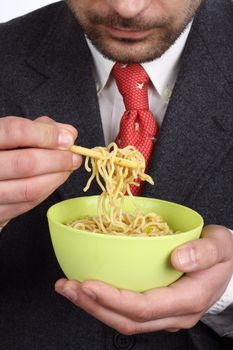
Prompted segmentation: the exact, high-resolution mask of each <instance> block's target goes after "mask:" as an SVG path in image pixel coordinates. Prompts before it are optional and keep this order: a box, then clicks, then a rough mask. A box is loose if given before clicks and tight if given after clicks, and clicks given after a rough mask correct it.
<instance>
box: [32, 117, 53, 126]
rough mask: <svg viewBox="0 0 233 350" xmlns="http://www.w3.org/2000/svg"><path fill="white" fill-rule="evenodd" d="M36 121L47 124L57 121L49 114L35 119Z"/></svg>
mask: <svg viewBox="0 0 233 350" xmlns="http://www.w3.org/2000/svg"><path fill="white" fill-rule="evenodd" d="M35 121H37V122H40V123H45V124H53V123H55V122H54V120H53V119H52V118H50V117H48V116H47V115H42V116H40V117H38V118H36V119H35Z"/></svg>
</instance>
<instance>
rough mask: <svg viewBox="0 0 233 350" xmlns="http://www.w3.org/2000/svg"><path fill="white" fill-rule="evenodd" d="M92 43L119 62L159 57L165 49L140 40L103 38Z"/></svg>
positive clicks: (140, 61) (137, 61)
mask: <svg viewBox="0 0 233 350" xmlns="http://www.w3.org/2000/svg"><path fill="white" fill-rule="evenodd" d="M92 44H93V45H94V46H95V47H96V48H97V50H98V51H99V52H101V53H102V55H103V56H105V57H106V58H108V59H110V60H112V61H117V62H121V63H128V64H129V63H142V62H148V61H152V60H154V59H156V58H158V57H160V56H161V55H162V54H163V52H164V51H165V50H158V49H157V48H156V45H153V46H152V45H146V44H145V43H143V41H142V40H132V39H131V40H129V39H124V40H115V39H111V40H105V41H102V42H101V43H100V42H95V41H94V40H92Z"/></svg>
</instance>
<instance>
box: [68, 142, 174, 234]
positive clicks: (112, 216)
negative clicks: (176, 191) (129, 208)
mask: <svg viewBox="0 0 233 350" xmlns="http://www.w3.org/2000/svg"><path fill="white" fill-rule="evenodd" d="M95 150H97V151H98V152H101V154H102V157H101V159H94V158H91V159H90V158H89V157H86V160H85V168H86V170H87V171H88V172H92V174H91V176H90V178H89V180H88V181H87V184H86V186H85V188H84V191H85V192H86V191H87V190H88V189H89V187H90V186H91V183H92V181H93V180H94V178H96V180H97V183H98V184H99V186H100V188H101V189H102V194H101V195H100V196H99V198H98V203H97V214H98V215H97V216H96V217H86V218H82V219H78V220H73V221H71V222H68V223H67V225H69V226H71V227H73V228H76V229H79V230H85V231H90V232H98V233H110V234H114V235H131V236H161V235H168V234H172V233H173V232H172V230H171V229H170V228H169V227H168V225H167V224H166V223H165V222H163V220H162V218H161V217H160V216H159V215H157V214H155V213H149V214H145V215H143V214H142V213H141V212H140V209H139V208H135V213H133V214H132V213H123V211H122V208H123V203H124V196H125V194H126V193H127V194H128V195H129V196H131V197H133V195H132V192H131V189H130V186H132V185H133V186H139V183H138V182H137V180H136V181H135V179H141V180H142V181H147V182H149V183H151V184H153V180H152V178H151V177H150V176H149V175H147V174H145V160H144V157H143V155H142V154H141V153H140V152H139V151H137V149H136V148H135V147H133V146H127V147H125V148H123V149H121V148H118V147H117V145H116V144H115V143H111V144H110V145H109V146H108V147H95ZM115 157H119V158H123V159H127V160H131V161H136V162H137V164H143V165H144V166H143V167H142V166H138V167H137V168H136V169H132V168H128V167H123V166H120V165H116V164H114V159H115Z"/></svg>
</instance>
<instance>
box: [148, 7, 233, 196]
mask: <svg viewBox="0 0 233 350" xmlns="http://www.w3.org/2000/svg"><path fill="white" fill-rule="evenodd" d="M221 1H222V0H221ZM221 1H216V2H215V5H213V1H207V2H206V3H205V4H204V6H203V8H202V9H201V10H200V13H199V14H198V15H197V16H196V18H195V20H194V23H193V27H192V30H191V33H190V35H189V39H188V42H187V45H186V48H185V51H184V54H183V58H182V62H181V69H180V74H179V77H178V80H177V83H176V86H175V88H174V91H173V95H172V98H171V101H170V103H169V106H168V110H167V113H166V116H165V119H164V122H163V125H162V128H161V132H160V137H159V139H158V143H157V145H156V148H155V152H154V155H153V159H152V164H151V169H150V171H149V172H150V174H151V175H152V177H153V178H154V180H155V186H154V187H152V186H150V185H146V186H145V189H144V193H143V195H146V196H150V197H158V198H162V199H167V200H172V201H176V202H180V203H188V202H189V201H190V198H191V197H192V198H195V193H196V192H197V191H199V190H201V188H202V186H204V184H205V182H206V181H208V179H209V177H210V176H212V175H213V171H214V170H215V169H216V167H218V166H219V165H220V163H221V161H222V159H223V157H225V156H226V154H227V152H228V150H229V149H230V148H231V147H232V143H233V138H232V128H233V106H232V98H233V94H232V89H231V85H230V84H229V83H230V82H232V81H233V76H232V73H231V75H230V74H227V73H229V71H231V72H233V69H232V68H233V67H232V65H233V61H232V55H229V52H230V51H231V50H232V48H229V43H231V41H230V40H229V38H227V35H228V34H229V37H230V33H232V31H233V25H232V18H231V15H230V14H231V11H232V8H231V7H232V5H231V4H230V3H229V2H228V1H226V2H225V7H223V6H222V5H221V4H220V2H221ZM213 6H214V7H213ZM218 6H219V8H218ZM223 9H224V11H223ZM210 12H212V13H211V14H210ZM223 12H224V13H223ZM221 13H222V18H224V19H225V21H226V23H224V25H223V20H222V21H221V20H220V19H219V17H221V15H220V14H221ZM218 16H219V17H218ZM216 18H218V19H217V20H216ZM226 19H227V20H226ZM213 22H214V23H213ZM228 24H229V25H228ZM227 25H228V27H227ZM226 29H227V30H228V31H226ZM222 40H226V42H227V43H228V46H225V47H224V45H223V43H222ZM227 63H228V64H227ZM223 65H225V66H224V69H223V67H222V66H223Z"/></svg>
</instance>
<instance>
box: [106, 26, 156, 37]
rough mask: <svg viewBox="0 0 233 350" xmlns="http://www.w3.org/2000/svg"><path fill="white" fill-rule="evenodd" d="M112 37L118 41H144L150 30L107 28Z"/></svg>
mask: <svg viewBox="0 0 233 350" xmlns="http://www.w3.org/2000/svg"><path fill="white" fill-rule="evenodd" d="M106 29H107V31H108V33H109V34H110V36H111V37H113V38H116V39H118V40H119V39H128V40H142V39H144V38H146V37H147V36H148V35H149V34H150V33H151V31H152V30H151V29H150V30H137V29H134V28H123V27H106Z"/></svg>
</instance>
